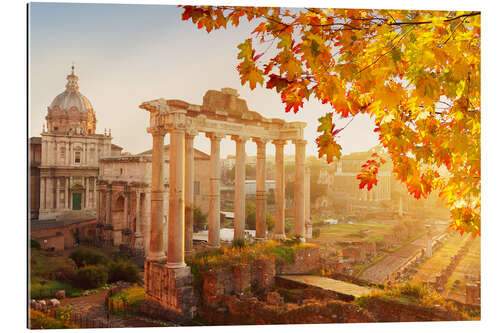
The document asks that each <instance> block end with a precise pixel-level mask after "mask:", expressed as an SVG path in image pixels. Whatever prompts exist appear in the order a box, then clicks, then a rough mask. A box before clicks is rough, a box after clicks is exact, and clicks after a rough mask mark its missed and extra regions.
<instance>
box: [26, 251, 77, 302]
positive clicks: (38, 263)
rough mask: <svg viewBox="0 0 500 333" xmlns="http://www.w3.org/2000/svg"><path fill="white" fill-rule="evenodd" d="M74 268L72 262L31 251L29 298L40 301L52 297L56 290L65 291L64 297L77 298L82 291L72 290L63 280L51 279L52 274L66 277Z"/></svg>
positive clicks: (42, 252) (64, 258) (67, 259)
mask: <svg viewBox="0 0 500 333" xmlns="http://www.w3.org/2000/svg"><path fill="white" fill-rule="evenodd" d="M75 269H76V266H75V264H74V262H73V260H71V259H69V258H66V257H60V256H54V255H53V254H51V253H47V252H45V251H42V250H34V249H32V250H31V260H30V292H31V298H35V299H42V298H50V297H54V295H55V293H56V292H57V291H58V290H65V291H66V296H77V295H79V294H81V292H82V290H80V289H77V288H74V287H73V286H71V284H70V283H69V282H67V281H64V280H55V279H53V278H51V275H54V274H61V273H62V274H63V275H65V276H66V277H69V276H71V274H73V273H74V271H75Z"/></svg>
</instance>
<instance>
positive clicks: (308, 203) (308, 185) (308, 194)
mask: <svg viewBox="0 0 500 333" xmlns="http://www.w3.org/2000/svg"><path fill="white" fill-rule="evenodd" d="M305 200H306V203H305V208H306V213H305V214H306V225H310V224H311V168H309V167H307V168H306V180H305Z"/></svg>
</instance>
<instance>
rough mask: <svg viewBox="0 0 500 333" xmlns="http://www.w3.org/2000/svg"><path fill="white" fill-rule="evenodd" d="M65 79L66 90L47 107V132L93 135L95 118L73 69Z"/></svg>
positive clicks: (73, 68)
mask: <svg viewBox="0 0 500 333" xmlns="http://www.w3.org/2000/svg"><path fill="white" fill-rule="evenodd" d="M66 79H67V80H68V82H67V83H66V90H65V91H63V92H62V93H60V94H59V95H57V96H56V98H54V100H53V101H52V103H51V104H50V106H49V107H48V114H47V117H46V118H45V119H47V126H48V130H49V132H52V133H60V134H83V135H85V134H95V127H96V122H97V121H96V118H95V113H94V109H93V108H92V104H91V103H90V101H89V99H88V98H87V97H85V96H84V95H83V94H82V93H81V92H80V91H79V87H78V76H76V75H75V67H74V66H72V67H71V74H69V75H68V76H67V77H66Z"/></svg>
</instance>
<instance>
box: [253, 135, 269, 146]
mask: <svg viewBox="0 0 500 333" xmlns="http://www.w3.org/2000/svg"><path fill="white" fill-rule="evenodd" d="M252 141H253V142H255V143H256V144H257V146H259V145H265V144H266V143H268V142H269V139H264V138H255V137H254V138H252Z"/></svg>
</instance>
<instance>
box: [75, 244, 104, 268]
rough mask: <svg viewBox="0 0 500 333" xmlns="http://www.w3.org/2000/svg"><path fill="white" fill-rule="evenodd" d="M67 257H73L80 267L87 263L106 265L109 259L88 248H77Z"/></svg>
mask: <svg viewBox="0 0 500 333" xmlns="http://www.w3.org/2000/svg"><path fill="white" fill-rule="evenodd" d="M69 257H70V258H71V259H73V261H74V262H75V264H76V265H77V266H78V267H79V268H80V267H83V266H87V265H108V264H109V259H108V258H106V257H105V256H104V255H103V254H101V253H99V252H96V251H93V250H90V249H83V248H81V249H78V250H76V251H73V252H72V253H71V254H70V255H69Z"/></svg>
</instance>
